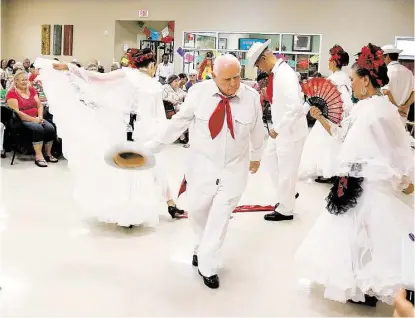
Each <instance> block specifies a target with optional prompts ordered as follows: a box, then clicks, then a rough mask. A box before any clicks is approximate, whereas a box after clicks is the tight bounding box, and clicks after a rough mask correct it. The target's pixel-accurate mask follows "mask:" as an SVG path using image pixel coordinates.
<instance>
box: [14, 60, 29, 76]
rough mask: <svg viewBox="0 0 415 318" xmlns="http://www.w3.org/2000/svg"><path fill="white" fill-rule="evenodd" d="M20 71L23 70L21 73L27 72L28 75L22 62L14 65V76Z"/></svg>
mask: <svg viewBox="0 0 415 318" xmlns="http://www.w3.org/2000/svg"><path fill="white" fill-rule="evenodd" d="M18 70H21V71H23V72H25V73H26V71H25V68H24V66H23V63H22V62H16V63H15V64H14V65H13V75H14V74H16V72H17V71H18Z"/></svg>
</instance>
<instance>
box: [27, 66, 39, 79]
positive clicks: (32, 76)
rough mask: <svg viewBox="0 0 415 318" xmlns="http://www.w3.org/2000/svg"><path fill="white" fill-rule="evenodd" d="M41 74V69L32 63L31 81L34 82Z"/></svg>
mask: <svg viewBox="0 0 415 318" xmlns="http://www.w3.org/2000/svg"><path fill="white" fill-rule="evenodd" d="M38 75H39V71H38V70H37V69H36V68H35V65H34V64H33V63H32V64H31V65H30V75H29V82H30V83H33V82H34V81H35V80H36V78H37V77H38Z"/></svg>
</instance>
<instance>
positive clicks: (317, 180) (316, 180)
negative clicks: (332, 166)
mask: <svg viewBox="0 0 415 318" xmlns="http://www.w3.org/2000/svg"><path fill="white" fill-rule="evenodd" d="M333 180H334V178H323V177H317V179H314V181H315V182H317V183H333Z"/></svg>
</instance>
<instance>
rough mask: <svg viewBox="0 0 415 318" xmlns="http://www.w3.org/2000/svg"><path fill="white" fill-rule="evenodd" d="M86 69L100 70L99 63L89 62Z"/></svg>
mask: <svg viewBox="0 0 415 318" xmlns="http://www.w3.org/2000/svg"><path fill="white" fill-rule="evenodd" d="M86 69H87V70H88V71H92V72H98V65H97V64H94V63H91V64H88V66H87V68H86Z"/></svg>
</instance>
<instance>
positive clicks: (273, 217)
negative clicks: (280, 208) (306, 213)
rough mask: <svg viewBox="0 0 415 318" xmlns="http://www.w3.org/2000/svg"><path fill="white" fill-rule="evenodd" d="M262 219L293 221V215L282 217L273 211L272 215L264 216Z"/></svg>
mask: <svg viewBox="0 0 415 318" xmlns="http://www.w3.org/2000/svg"><path fill="white" fill-rule="evenodd" d="M264 219H265V220H266V221H289V220H292V219H294V215H284V214H281V213H278V212H276V211H274V212H272V213H269V214H265V216H264Z"/></svg>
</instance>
